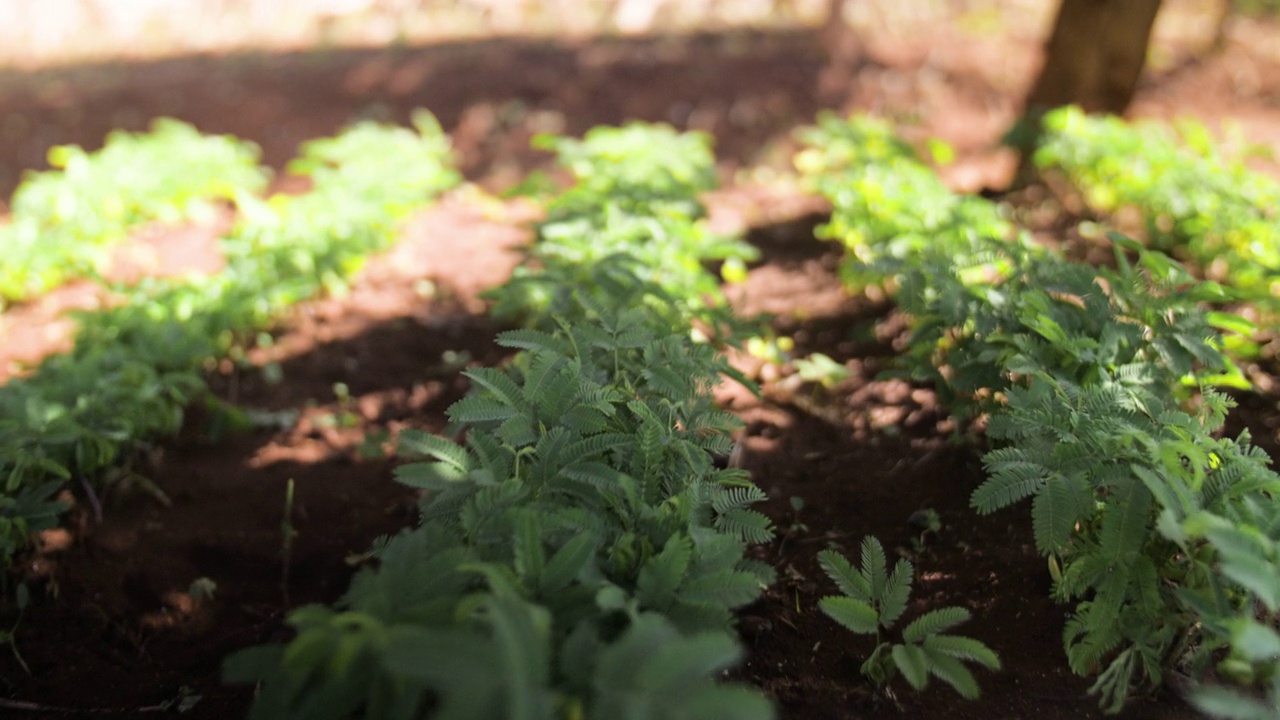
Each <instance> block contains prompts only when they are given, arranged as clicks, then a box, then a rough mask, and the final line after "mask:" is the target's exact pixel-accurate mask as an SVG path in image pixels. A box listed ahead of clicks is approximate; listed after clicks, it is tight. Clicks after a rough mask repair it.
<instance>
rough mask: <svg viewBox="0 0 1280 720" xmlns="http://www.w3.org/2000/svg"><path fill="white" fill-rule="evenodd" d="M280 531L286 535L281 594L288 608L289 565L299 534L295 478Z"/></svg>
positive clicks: (288, 490) (287, 493)
mask: <svg viewBox="0 0 1280 720" xmlns="http://www.w3.org/2000/svg"><path fill="white" fill-rule="evenodd" d="M280 531H281V533H283V535H284V540H283V544H282V546H281V547H280V560H281V562H280V594H281V596H282V598H283V599H284V606H285V607H286V608H287V607H289V605H290V602H289V564H290V561H291V559H292V557H293V536H294V535H296V534H297V533H295V532H294V530H293V478H289V484H288V485H286V486H285V490H284V520H283V521H282V522H281V523H280Z"/></svg>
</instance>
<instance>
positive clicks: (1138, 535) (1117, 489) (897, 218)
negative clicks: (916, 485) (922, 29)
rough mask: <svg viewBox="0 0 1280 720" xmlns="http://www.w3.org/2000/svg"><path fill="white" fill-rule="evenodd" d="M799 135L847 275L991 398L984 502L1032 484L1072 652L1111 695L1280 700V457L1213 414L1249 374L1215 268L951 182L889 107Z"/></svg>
mask: <svg viewBox="0 0 1280 720" xmlns="http://www.w3.org/2000/svg"><path fill="white" fill-rule="evenodd" d="M805 139H806V141H807V143H808V144H809V147H808V148H807V149H806V150H805V151H803V153H802V154H801V155H800V156H799V157H798V161H799V164H800V167H801V168H802V170H804V171H806V172H807V173H809V174H810V179H811V180H812V181H813V183H814V186H815V187H816V188H817V189H818V190H819V191H821V192H823V194H824V195H826V196H827V197H828V198H829V199H830V200H831V202H832V204H833V205H834V208H835V209H834V213H833V216H832V222H831V223H830V224H829V225H828V226H827V227H826V229H825V230H824V232H825V233H826V234H827V236H829V237H832V238H834V239H838V240H840V241H841V242H843V243H845V244H846V246H847V247H848V249H849V260H848V265H849V270H847V271H846V277H849V278H852V279H854V280H855V281H857V282H878V283H881V284H884V285H888V286H889V287H890V288H891V289H892V290H893V291H894V292H895V297H896V300H897V302H898V303H899V304H900V305H901V306H902V307H903V308H904V309H905V310H906V311H908V312H909V313H910V314H911V315H912V317H913V318H914V322H915V324H914V327H913V350H912V352H911V353H910V354H909V355H908V357H907V358H906V362H907V363H908V366H909V367H910V368H911V369H912V371H913V373H914V374H915V376H916V377H917V378H920V379H924V380H929V381H931V382H933V383H935V385H936V387H938V388H939V390H940V392H942V394H943V395H944V396H945V397H946V399H947V400H948V401H949V403H950V405H951V407H952V408H953V409H955V410H956V411H957V412H958V413H959V414H961V415H967V416H969V417H976V416H979V415H985V416H986V418H987V420H986V423H987V424H986V436H987V439H988V441H989V442H990V444H991V445H992V447H993V448H994V449H992V450H991V451H989V452H988V453H987V454H986V455H985V456H984V457H983V463H984V465H985V467H986V469H987V471H988V474H989V478H988V479H987V481H985V482H984V483H983V484H982V485H981V486H980V487H978V488H977V489H976V490H975V491H974V493H973V496H972V505H973V507H974V508H975V509H976V510H978V511H979V512H983V513H987V512H992V511H994V510H996V509H999V508H1002V507H1006V506H1008V505H1012V504H1014V503H1017V502H1020V501H1023V500H1030V501H1031V506H1032V507H1031V512H1032V521H1033V527H1034V533H1035V540H1036V545H1037V548H1038V549H1039V550H1040V552H1041V553H1042V554H1044V555H1045V556H1046V558H1047V561H1048V563H1049V571H1050V573H1051V575H1052V577H1053V579H1054V589H1053V593H1054V596H1055V597H1056V598H1057V599H1059V600H1061V601H1074V602H1075V603H1076V606H1075V612H1074V614H1073V616H1072V618H1071V619H1070V621H1069V622H1068V623H1067V626H1066V629H1065V632H1064V637H1063V641H1064V646H1065V649H1066V652H1067V657H1068V661H1069V664H1070V666H1071V668H1072V669H1073V670H1074V671H1075V672H1076V673H1078V674H1081V675H1092V676H1094V677H1095V682H1094V685H1093V687H1092V690H1093V692H1095V693H1097V694H1099V695H1100V696H1101V701H1102V704H1103V706H1104V707H1105V708H1106V709H1107V710H1109V711H1112V712H1118V711H1119V710H1120V709H1121V708H1122V707H1123V706H1124V704H1125V702H1126V701H1127V699H1128V698H1129V697H1131V696H1132V695H1133V694H1134V693H1135V692H1137V691H1140V690H1141V689H1142V688H1144V687H1151V686H1158V685H1160V684H1161V683H1162V682H1163V681H1164V679H1165V678H1167V677H1168V674H1169V673H1170V672H1182V673H1187V674H1189V675H1190V676H1191V677H1192V678H1193V679H1194V680H1196V681H1200V680H1205V679H1208V678H1211V677H1214V676H1215V674H1216V677H1219V678H1223V679H1229V680H1234V681H1236V682H1238V683H1240V684H1241V685H1243V686H1244V687H1245V690H1239V689H1228V688H1223V687H1215V688H1199V689H1197V690H1196V692H1195V693H1193V699H1194V702H1195V703H1196V704H1197V705H1198V706H1199V707H1201V708H1202V709H1204V710H1206V711H1209V712H1211V713H1213V714H1217V715H1219V716H1222V717H1251V718H1263V717H1274V715H1275V712H1276V708H1277V702H1280V663H1278V662H1277V660H1278V658H1280V633H1277V631H1276V625H1277V618H1278V617H1280V555H1277V549H1278V548H1280V511H1278V510H1277V507H1276V503H1275V500H1274V499H1275V497H1276V494H1277V493H1280V476H1277V475H1276V474H1275V473H1274V472H1272V471H1271V470H1269V469H1268V467H1267V465H1268V464H1269V462H1270V460H1269V458H1267V457H1266V454H1265V453H1264V452H1262V451H1260V450H1259V449H1257V448H1255V447H1253V446H1252V445H1251V444H1250V438H1249V435H1248V433H1247V432H1245V433H1242V434H1241V435H1240V436H1239V437H1237V438H1235V439H1231V438H1226V437H1221V436H1220V433H1219V432H1218V431H1219V430H1220V429H1221V427H1222V425H1223V422H1224V420H1225V416H1226V413H1227V411H1228V409H1229V408H1230V407H1231V406H1232V402H1231V401H1230V399H1229V398H1227V397H1226V396H1224V395H1222V394H1221V393H1219V392H1217V391H1215V390H1213V389H1212V386H1213V385H1214V384H1217V383H1221V382H1230V383H1238V382H1239V379H1240V374H1239V371H1238V370H1237V369H1236V368H1235V366H1234V365H1233V364H1232V362H1231V361H1230V360H1229V359H1228V358H1227V357H1226V356H1224V355H1223V353H1222V352H1221V345H1222V341H1221V337H1220V336H1219V335H1218V332H1217V331H1216V329H1215V328H1214V327H1213V326H1212V324H1213V323H1217V324H1220V325H1226V326H1235V325H1237V324H1238V323H1235V322H1233V321H1232V319H1231V318H1226V317H1223V316H1219V315H1210V314H1206V313H1205V312H1204V311H1203V310H1202V309H1201V307H1200V304H1201V303H1203V302H1204V301H1207V300H1219V299H1221V297H1222V296H1223V293H1222V291H1221V289H1220V288H1217V287H1215V286H1214V285H1213V284H1211V283H1202V282H1198V281H1197V280H1195V279H1194V278H1192V277H1191V276H1190V274H1189V273H1188V272H1187V271H1186V270H1185V269H1184V268H1183V267H1182V266H1181V265H1179V264H1178V263H1176V262H1174V261H1172V260H1170V259H1169V258H1168V257H1166V256H1164V255H1163V254H1161V253H1159V252H1158V251H1152V250H1147V249H1145V248H1143V247H1142V246H1140V245H1139V244H1138V243H1136V242H1134V241H1132V240H1129V239H1127V238H1124V237H1121V236H1118V235H1113V236H1112V239H1113V241H1114V242H1115V246H1116V267H1115V268H1114V269H1099V268H1094V267H1089V266H1082V265H1079V264H1074V263H1071V262H1068V261H1066V260H1064V259H1062V258H1061V257H1060V256H1058V255H1057V254H1055V253H1053V252H1051V251H1049V250H1047V249H1045V248H1042V247H1039V246H1036V245H1034V244H1032V243H1031V242H1030V241H1029V240H1028V239H1027V238H1026V237H1025V234H1023V233H1017V232H1016V231H1014V229H1013V228H1012V227H1010V226H1009V224H1008V223H1007V222H1005V221H1004V219H1003V218H1002V217H1001V213H1000V210H999V208H998V207H997V206H995V205H993V204H990V203H988V202H986V201H984V200H981V199H979V198H973V197H958V196H953V195H951V194H950V193H949V192H948V191H947V190H946V189H945V187H944V186H943V185H942V184H941V182H940V181H938V179H937V178H936V176H934V175H933V174H932V172H931V171H929V169H928V168H927V166H925V165H924V164H923V163H922V162H920V161H919V160H918V159H917V157H916V156H915V154H914V152H913V151H911V149H910V148H909V147H908V146H906V145H905V144H903V143H901V141H899V140H897V139H896V138H894V137H893V136H892V133H891V131H890V130H889V128H888V127H887V126H886V125H884V124H881V123H877V122H874V121H870V120H866V119H860V118H853V119H850V120H849V121H847V122H845V121H842V120H839V119H837V118H835V117H832V116H826V117H823V118H822V119H821V120H820V125H819V127H818V128H816V129H813V130H811V131H809V132H808V134H807V135H806V138H805ZM885 200H887V202H885ZM1211 321H1212V322H1211ZM1248 688H1252V689H1253V691H1254V694H1253V695H1251V694H1249V693H1248V692H1247V690H1248ZM1255 695H1256V696H1255Z"/></svg>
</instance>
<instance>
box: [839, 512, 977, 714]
mask: <svg viewBox="0 0 1280 720" xmlns="http://www.w3.org/2000/svg"><path fill="white" fill-rule="evenodd" d="M818 562H819V563H820V564H821V565H822V569H823V570H824V571H825V572H826V573H827V576H828V577H830V578H831V579H832V580H834V581H835V583H836V585H837V586H838V587H839V588H840V591H841V592H842V593H843V594H842V595H832V596H828V597H824V598H822V600H820V601H819V603H818V605H819V607H821V608H822V611H823V612H824V613H826V614H827V616H828V617H830V618H831V619H833V620H835V621H836V622H838V623H840V624H841V625H843V626H845V627H846V628H848V629H849V630H852V631H853V632H855V633H858V634H860V635H871V634H874V635H875V636H876V647H875V650H873V651H872V652H871V656H870V657H868V658H867V660H866V662H864V663H863V664H862V674H863V675H865V676H866V677H867V678H868V679H869V680H871V682H873V683H875V685H876V687H877V688H880V689H884V688H886V686H887V685H888V684H889V683H890V682H891V681H892V680H893V679H894V677H896V676H897V675H898V674H899V673H901V674H902V676H903V677H904V678H906V679H907V682H908V683H910V684H911V687H913V688H915V689H916V690H923V689H924V688H925V687H926V686H927V685H928V684H929V676H930V675H933V676H934V677H936V678H938V679H939V680H941V681H943V682H945V683H947V684H948V685H950V686H951V687H952V688H954V689H955V691H956V692H957V693H959V694H960V695H961V697H964V698H966V699H970V700H972V699H974V698H976V697H978V693H979V691H978V682H977V680H975V679H974V677H973V674H972V673H971V672H969V669H968V668H967V667H965V665H964V664H965V663H966V662H974V663H978V664H979V665H982V666H983V667H986V668H989V669H991V670H999V669H1000V659H999V658H998V657H996V654H995V653H994V652H992V651H991V649H990V648H988V647H987V646H986V645H984V644H982V643H981V642H979V641H977V640H974V639H972V638H967V637H962V636H959V635H946V634H944V632H945V631H946V630H949V629H951V628H952V627H955V626H956V625H959V624H960V623H962V622H964V621H966V620H968V619H969V611H968V610H965V609H964V608H961V607H945V608H939V609H937V610H932V611H930V612H927V613H925V614H924V615H921V616H920V617H918V618H916V619H915V620H914V621H912V622H911V623H910V624H909V625H907V626H906V627H905V628H904V629H903V630H902V642H897V643H895V642H890V641H889V639H888V638H887V637H886V635H885V631H887V630H889V629H890V628H892V627H893V626H894V624H895V623H896V622H897V621H898V619H899V618H901V617H902V614H903V612H905V611H906V609H907V598H908V597H909V596H910V595H911V581H912V579H913V576H914V572H915V570H914V568H912V566H911V563H910V562H908V561H907V560H899V561H898V562H897V564H895V565H894V567H893V572H892V573H890V572H888V563H887V561H886V560H885V555H884V548H883V547H882V546H881V545H880V541H879V540H877V539H876V538H874V537H870V536H868V537H866V538H864V539H863V541H862V567H854V566H853V565H852V564H851V563H850V562H849V561H848V560H847V559H845V557H844V556H843V555H841V554H840V553H838V552H835V551H833V550H824V551H822V552H821V553H819V554H818Z"/></svg>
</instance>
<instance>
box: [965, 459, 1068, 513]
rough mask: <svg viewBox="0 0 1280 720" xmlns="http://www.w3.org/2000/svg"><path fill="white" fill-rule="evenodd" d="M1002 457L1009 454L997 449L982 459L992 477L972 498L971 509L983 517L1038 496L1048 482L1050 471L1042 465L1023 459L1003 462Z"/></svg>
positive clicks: (975, 491)
mask: <svg viewBox="0 0 1280 720" xmlns="http://www.w3.org/2000/svg"><path fill="white" fill-rule="evenodd" d="M1004 450H1011V448H1005V449H1004ZM1002 454H1006V453H1002V451H1000V450H996V451H992V452H990V453H987V455H986V457H984V458H982V462H983V464H984V465H986V466H987V472H989V473H990V474H991V476H990V477H989V478H987V480H986V481H985V482H983V483H982V484H981V485H979V486H978V487H977V489H975V490H974V491H973V494H972V495H971V496H970V498H969V506H970V507H972V508H973V509H975V510H977V511H978V512H979V513H981V514H983V515H987V514H989V513H992V512H995V511H996V510H999V509H1001V508H1004V507H1008V506H1009V505H1012V504H1014V503H1016V502H1018V501H1019V500H1023V499H1025V498H1028V497H1031V496H1032V495H1035V494H1036V493H1038V492H1040V490H1041V488H1043V487H1044V485H1045V483H1046V482H1048V480H1049V471H1048V469H1047V468H1045V467H1044V466H1043V465H1041V464H1040V463H1036V462H1030V461H1027V460H1023V459H1021V457H1019V458H1018V459H1007V460H1002V459H1001V458H1000V457H998V456H999V455H1002ZM1019 455H1021V453H1019Z"/></svg>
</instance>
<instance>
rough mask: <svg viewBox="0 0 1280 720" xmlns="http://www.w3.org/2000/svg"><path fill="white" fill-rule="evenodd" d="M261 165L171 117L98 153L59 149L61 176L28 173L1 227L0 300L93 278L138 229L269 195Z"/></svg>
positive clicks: (223, 139)
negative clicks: (263, 193)
mask: <svg viewBox="0 0 1280 720" xmlns="http://www.w3.org/2000/svg"><path fill="white" fill-rule="evenodd" d="M257 159H258V148H257V147H256V146H254V145H253V144H252V143H248V142H244V141H241V140H237V139H235V138H233V137H230V136H225V135H224V136H209V135H201V134H200V133H199V132H197V131H196V129H195V128H194V127H192V126H191V125H188V124H186V123H183V122H180V121H177V120H173V119H169V118H161V119H159V120H156V121H155V122H154V123H153V125H152V127H151V131H150V132H148V133H141V134H131V133H126V132H121V131H117V132H113V133H111V134H110V135H109V136H107V140H106V144H105V145H104V146H103V148H102V149H101V150H99V151H97V152H94V153H87V152H85V151H84V150H82V149H81V148H79V147H76V146H74V145H63V146H59V147H55V148H53V149H51V150H50V151H49V164H50V165H52V166H53V167H54V168H55V169H54V170H50V171H47V172H39V173H28V174H27V176H26V177H25V178H24V180H23V182H22V185H21V187H19V188H18V190H17V192H15V193H14V195H13V200H12V204H11V205H12V211H13V217H12V222H11V223H10V224H9V225H6V226H0V247H3V248H4V249H5V262H4V264H3V265H0V302H2V301H5V300H9V301H12V300H22V299H25V298H27V297H30V296H31V295H35V294H38V293H41V292H44V291H46V290H48V289H50V288H52V287H54V286H56V285H58V284H60V283H62V282H64V281H66V280H68V279H72V278H75V277H81V276H84V275H87V274H91V273H92V272H94V270H95V268H96V266H97V264H98V263H99V262H101V261H102V260H104V259H105V257H106V255H105V252H104V250H105V249H106V248H107V247H108V246H110V245H111V244H113V243H117V242H119V241H121V240H123V239H124V238H125V236H126V234H127V232H128V231H129V229H130V228H132V227H135V226H137V225H139V224H142V223H146V222H152V221H159V222H168V223H173V222H178V221H180V220H185V219H189V218H198V217H200V216H201V215H202V214H206V213H207V212H208V210H210V209H211V205H210V203H212V202H214V201H218V200H222V201H229V200H233V199H235V198H236V197H237V196H239V195H242V194H245V193H254V192H258V191H260V190H261V189H262V188H263V187H264V186H265V185H266V182H267V178H268V171H266V170H265V169H263V168H261V167H259V166H258V164H257Z"/></svg>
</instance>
